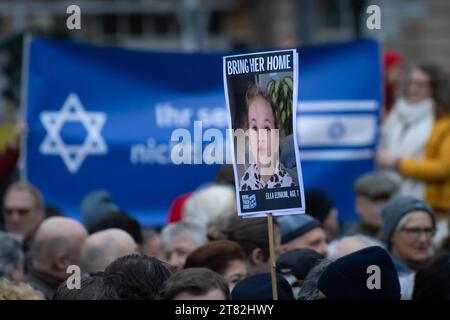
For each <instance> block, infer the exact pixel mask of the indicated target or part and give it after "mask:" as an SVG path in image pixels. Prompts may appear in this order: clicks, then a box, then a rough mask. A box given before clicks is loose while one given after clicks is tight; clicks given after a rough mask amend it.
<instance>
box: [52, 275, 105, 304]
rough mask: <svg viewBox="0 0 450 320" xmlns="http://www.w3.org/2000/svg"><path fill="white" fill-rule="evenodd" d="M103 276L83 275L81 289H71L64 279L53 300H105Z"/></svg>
mask: <svg viewBox="0 0 450 320" xmlns="http://www.w3.org/2000/svg"><path fill="white" fill-rule="evenodd" d="M103 290H104V284H103V277H102V276H100V275H94V276H90V277H82V278H81V281H80V289H69V288H68V287H67V283H66V282H65V281H64V282H62V283H61V284H60V285H59V286H58V289H57V290H56V292H55V295H54V297H53V300H104V299H105V297H104V291H103Z"/></svg>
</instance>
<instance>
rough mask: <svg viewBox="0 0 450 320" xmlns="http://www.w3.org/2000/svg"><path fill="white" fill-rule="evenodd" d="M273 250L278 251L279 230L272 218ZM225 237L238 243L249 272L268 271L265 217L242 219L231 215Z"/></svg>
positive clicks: (267, 238)
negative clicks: (273, 224) (273, 223)
mask: <svg viewBox="0 0 450 320" xmlns="http://www.w3.org/2000/svg"><path fill="white" fill-rule="evenodd" d="M274 222H275V227H274V237H275V251H276V252H279V246H280V242H281V240H280V232H279V229H278V225H277V222H276V220H275V219H274ZM224 235H225V237H226V238H227V239H228V240H230V241H235V242H237V243H239V245H240V246H241V248H242V249H243V250H244V252H245V255H246V257H247V267H248V273H249V274H255V273H262V272H268V271H269V236H268V225H267V219H265V218H252V219H243V218H242V217H239V216H233V217H231V218H230V219H229V221H228V223H227V225H226V227H225V230H224Z"/></svg>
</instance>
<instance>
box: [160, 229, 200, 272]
mask: <svg viewBox="0 0 450 320" xmlns="http://www.w3.org/2000/svg"><path fill="white" fill-rule="evenodd" d="M205 242H206V229H205V228H204V227H203V226H201V225H198V224H195V223H190V222H187V221H180V222H176V223H171V224H168V225H167V226H165V227H164V228H163V229H162V231H161V250H162V253H163V258H164V261H166V262H167V263H169V264H170V265H171V266H172V268H173V269H174V270H179V269H182V268H183V266H184V263H185V262H186V258H187V256H188V255H189V254H190V253H191V252H192V251H194V250H195V249H197V248H198V247H200V246H201V245H203V244H204V243H205Z"/></svg>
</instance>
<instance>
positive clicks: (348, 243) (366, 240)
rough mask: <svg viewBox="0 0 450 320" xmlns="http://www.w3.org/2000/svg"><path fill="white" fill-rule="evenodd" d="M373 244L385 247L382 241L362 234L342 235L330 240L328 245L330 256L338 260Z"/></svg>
mask: <svg viewBox="0 0 450 320" xmlns="http://www.w3.org/2000/svg"><path fill="white" fill-rule="evenodd" d="M373 246H379V247H382V248H384V246H383V244H382V243H381V242H380V241H378V240H376V239H374V238H371V237H368V236H365V235H362V234H357V235H354V236H347V237H342V238H339V239H336V240H333V241H331V242H330V244H329V245H328V258H330V259H331V260H336V259H339V258H340V257H343V256H346V255H348V254H350V253H353V252H355V251H358V250H361V249H364V248H367V247H373Z"/></svg>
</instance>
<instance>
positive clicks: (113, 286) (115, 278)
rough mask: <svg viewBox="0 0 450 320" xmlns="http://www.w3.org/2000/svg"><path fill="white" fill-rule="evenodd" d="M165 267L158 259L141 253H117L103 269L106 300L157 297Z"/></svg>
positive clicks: (165, 273) (166, 276)
mask: <svg viewBox="0 0 450 320" xmlns="http://www.w3.org/2000/svg"><path fill="white" fill-rule="evenodd" d="M170 275H171V271H170V270H169V267H168V266H167V265H166V264H165V263H163V262H161V261H160V260H158V259H156V258H153V257H147V256H144V255H138V254H133V255H128V256H125V257H121V258H119V259H117V260H115V261H114V262H113V263H111V264H110V265H109V266H108V267H106V269H105V272H104V273H103V276H102V277H103V283H104V284H103V285H104V298H105V299H106V300H159V299H160V298H161V290H162V288H163V285H164V282H165V281H166V280H167V279H168V278H169V277H170Z"/></svg>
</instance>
